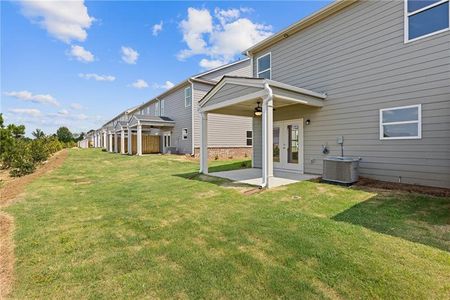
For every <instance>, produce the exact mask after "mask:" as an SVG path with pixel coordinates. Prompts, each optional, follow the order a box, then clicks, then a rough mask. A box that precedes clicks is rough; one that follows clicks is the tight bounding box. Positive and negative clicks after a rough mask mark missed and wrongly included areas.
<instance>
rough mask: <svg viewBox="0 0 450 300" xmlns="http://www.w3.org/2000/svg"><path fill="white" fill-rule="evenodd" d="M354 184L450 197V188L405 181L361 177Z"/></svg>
mask: <svg viewBox="0 0 450 300" xmlns="http://www.w3.org/2000/svg"><path fill="white" fill-rule="evenodd" d="M354 186H356V187H369V188H375V189H385V190H394V191H395V190H396V191H405V192H410V193H419V194H427V195H432V196H438V197H450V189H446V188H439V187H431V186H423V185H415V184H406V183H397V182H386V181H379V180H374V179H369V178H365V177H361V178H360V179H359V181H358V182H357V183H356V184H355V185H354Z"/></svg>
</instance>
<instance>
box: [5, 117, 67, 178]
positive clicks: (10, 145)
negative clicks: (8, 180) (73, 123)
mask: <svg viewBox="0 0 450 300" xmlns="http://www.w3.org/2000/svg"><path fill="white" fill-rule="evenodd" d="M58 132H59V133H60V135H61V136H62V137H64V138H70V137H71V136H72V133H70V131H69V130H68V129H67V128H62V129H61V128H60V129H59V130H58ZM32 135H33V136H34V137H35V139H34V140H32V139H30V138H27V137H25V126H23V125H14V124H9V125H8V126H5V125H4V123H3V115H2V114H1V113H0V168H2V169H8V168H9V169H10V174H11V176H23V175H26V174H30V173H33V172H34V170H35V169H36V166H37V164H39V163H42V162H44V161H46V160H47V159H48V158H49V157H50V156H51V155H52V154H53V153H56V152H58V151H60V150H62V149H63V148H71V147H74V146H75V145H76V143H75V141H74V140H73V136H72V138H71V139H68V140H64V141H62V139H61V138H59V136H58V135H53V136H46V135H45V134H44V132H43V131H42V130H40V129H36V130H35V131H34V132H33V133H32Z"/></svg>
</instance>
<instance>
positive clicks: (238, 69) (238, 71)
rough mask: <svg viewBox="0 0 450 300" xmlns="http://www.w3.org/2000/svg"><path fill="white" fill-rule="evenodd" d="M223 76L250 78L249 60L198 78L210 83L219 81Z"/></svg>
mask: <svg viewBox="0 0 450 300" xmlns="http://www.w3.org/2000/svg"><path fill="white" fill-rule="evenodd" d="M224 75H228V76H239V77H251V76H252V70H251V61H250V60H249V59H247V60H243V61H241V62H240V63H237V64H235V65H232V66H229V67H227V68H223V69H221V70H217V71H215V72H211V73H209V74H205V75H203V76H200V77H198V78H200V79H206V80H210V81H219V80H220V79H222V77H223V76H224Z"/></svg>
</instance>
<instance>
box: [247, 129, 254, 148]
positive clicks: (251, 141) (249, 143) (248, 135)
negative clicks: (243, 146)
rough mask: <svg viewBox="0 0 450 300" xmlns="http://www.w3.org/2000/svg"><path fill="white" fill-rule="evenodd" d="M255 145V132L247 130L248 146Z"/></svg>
mask: <svg viewBox="0 0 450 300" xmlns="http://www.w3.org/2000/svg"><path fill="white" fill-rule="evenodd" d="M252 145H253V132H252V131H247V146H252Z"/></svg>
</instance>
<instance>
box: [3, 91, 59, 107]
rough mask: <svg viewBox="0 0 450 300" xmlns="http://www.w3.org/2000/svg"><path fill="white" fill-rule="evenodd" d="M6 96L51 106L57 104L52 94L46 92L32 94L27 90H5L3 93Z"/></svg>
mask: <svg viewBox="0 0 450 300" xmlns="http://www.w3.org/2000/svg"><path fill="white" fill-rule="evenodd" d="M4 94H5V95H6V96H9V97H14V98H17V99H20V100H23V101H31V102H34V103H41V104H50V105H53V106H59V102H58V101H57V100H56V99H55V98H54V97H53V96H52V95H48V94H38V95H33V93H31V92H29V91H20V92H6V93H4Z"/></svg>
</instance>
